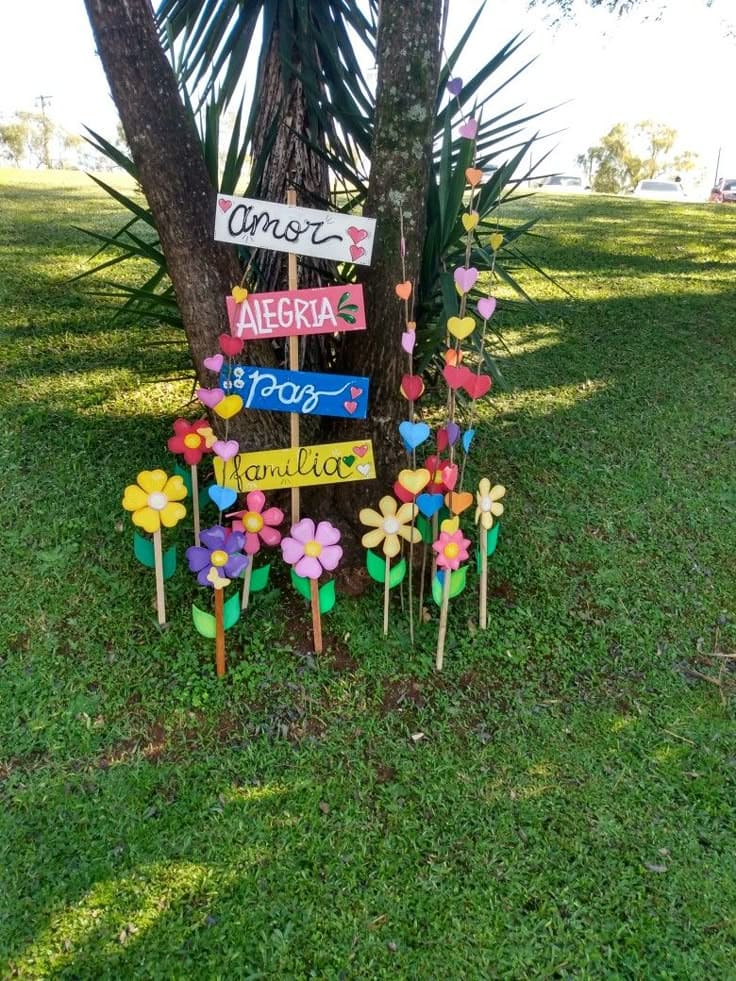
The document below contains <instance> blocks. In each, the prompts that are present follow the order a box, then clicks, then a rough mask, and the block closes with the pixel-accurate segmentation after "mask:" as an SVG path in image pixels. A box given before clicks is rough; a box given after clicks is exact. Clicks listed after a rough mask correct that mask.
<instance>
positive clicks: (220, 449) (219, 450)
mask: <svg viewBox="0 0 736 981" xmlns="http://www.w3.org/2000/svg"><path fill="white" fill-rule="evenodd" d="M212 449H213V450H214V451H215V453H216V454H217V455H218V456H219V458H220V459H221V460H232V458H233V457H234V456H236V455H237V453H238V451H239V450H240V443H238V442H237V440H234V439H229V440H227V442H226V441H225V440H223V439H218V440H216V441H215V442H214V443H213V444H212Z"/></svg>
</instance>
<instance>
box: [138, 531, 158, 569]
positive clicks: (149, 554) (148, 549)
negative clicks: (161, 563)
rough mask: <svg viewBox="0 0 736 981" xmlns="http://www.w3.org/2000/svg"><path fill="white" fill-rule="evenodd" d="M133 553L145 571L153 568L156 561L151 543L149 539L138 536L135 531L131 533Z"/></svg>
mask: <svg viewBox="0 0 736 981" xmlns="http://www.w3.org/2000/svg"><path fill="white" fill-rule="evenodd" d="M133 553H134V554H135V557H136V558H137V559H138V561H139V562H140V564H141V565H144V566H145V567H146V568H147V569H153V568H155V566H156V560H155V558H154V554H153V542H152V541H151V540H150V539H149V538H144V537H143V535H139V534H138V532H137V531H134V532H133Z"/></svg>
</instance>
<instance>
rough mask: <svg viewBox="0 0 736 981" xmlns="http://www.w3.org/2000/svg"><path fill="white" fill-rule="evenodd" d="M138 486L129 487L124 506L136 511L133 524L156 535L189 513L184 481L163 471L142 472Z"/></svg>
mask: <svg viewBox="0 0 736 981" xmlns="http://www.w3.org/2000/svg"><path fill="white" fill-rule="evenodd" d="M136 480H137V481H138V483H137V484H128V486H127V487H126V488H125V493H124V494H123V507H124V508H125V510H126V511H132V512H133V524H134V525H138V527H139V528H142V529H143V530H144V531H147V532H150V534H153V533H154V532H156V531H159V530H160V528H161V525H164V527H166V528H173V527H174V525H175V524H177V523H178V522H179V521H181V519H182V518H183V517H184V515H185V514H186V513H187V512H186V508H185V507H184V505H183V504H177V503H176V502H177V501H183V500H184V498H185V497H186V496H187V489H186V487H185V486H184V481H183V480H182V479H181V477H179V476H174V477H169V476H168V475H167V474H166V473H165V472H164V471H163V470H141V472H140V473H139V474H138V476H137V477H136Z"/></svg>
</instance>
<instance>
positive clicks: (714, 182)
mask: <svg viewBox="0 0 736 981" xmlns="http://www.w3.org/2000/svg"><path fill="white" fill-rule="evenodd" d="M721 149H722V148H721V147H718V157H717V158H716V176H715V180H714V181H713V187H715V186H716V184H717V183H718V171H719V170H720V168H721Z"/></svg>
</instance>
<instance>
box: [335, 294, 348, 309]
mask: <svg viewBox="0 0 736 981" xmlns="http://www.w3.org/2000/svg"><path fill="white" fill-rule="evenodd" d="M349 299H350V290H346V292H345V293H343V294H342V296H341V297H340V300H339V302H338V304H337V309H338V310H339V309H340V308H341V307H342V305H343V303H345V301H346V300H349Z"/></svg>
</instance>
